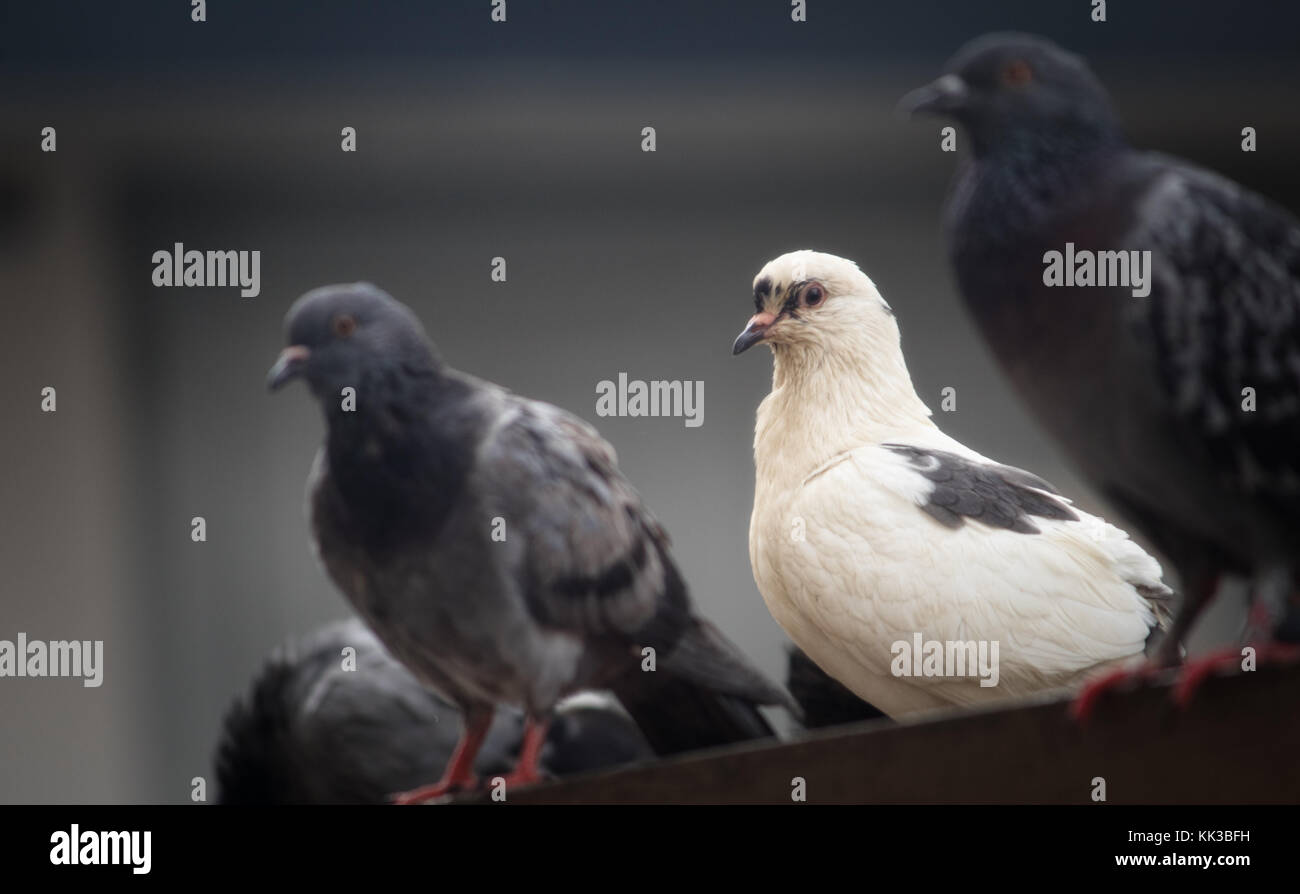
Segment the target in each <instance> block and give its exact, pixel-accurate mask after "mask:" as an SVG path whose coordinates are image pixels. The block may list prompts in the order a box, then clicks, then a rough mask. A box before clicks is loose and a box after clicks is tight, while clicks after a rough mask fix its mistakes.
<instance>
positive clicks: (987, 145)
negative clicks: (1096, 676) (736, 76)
mask: <svg viewBox="0 0 1300 894" xmlns="http://www.w3.org/2000/svg"><path fill="white" fill-rule="evenodd" d="M903 106H904V107H907V108H911V109H913V110H915V111H918V112H928V113H933V114H938V115H944V116H947V117H949V118H951V119H953V120H955V121H957V122H958V123H959V124H961V125H962V126H963V127H964V129H965V132H966V134H967V138H968V140H969V146H970V155H969V157H968V158H967V159H966V161H965V163H964V165H963V167H962V169H961V171H960V173H959V174H958V176H957V180H956V183H955V185H954V187H953V190H952V194H951V196H950V198H949V201H948V207H947V211H946V226H947V231H948V239H949V250H950V254H951V259H952V264H953V267H954V269H955V270H956V275H957V281H958V284H959V285H960V288H961V293H962V295H963V297H964V298H965V300H966V304H967V306H968V307H969V308H970V310H971V313H972V314H973V315H974V317H975V320H976V322H977V323H978V324H979V327H980V329H981V330H982V332H983V334H984V337H985V339H986V340H987V341H988V343H989V345H990V346H991V347H992V349H993V352H994V354H995V355H996V356H997V357H998V360H999V361H1000V362H1001V365H1002V368H1003V370H1004V371H1005V372H1006V373H1007V375H1008V376H1009V377H1010V379H1011V381H1012V382H1013V383H1014V385H1015V386H1016V387H1017V388H1018V389H1019V391H1020V393H1021V395H1022V396H1023V397H1024V398H1025V400H1026V401H1027V402H1028V403H1029V405H1030V407H1031V408H1032V409H1033V411H1034V412H1035V414H1036V415H1037V417H1038V419H1039V420H1040V421H1041V422H1042V423H1043V424H1044V425H1045V426H1046V427H1047V429H1048V430H1049V431H1050V432H1051V433H1052V434H1053V435H1055V436H1056V438H1057V439H1058V441H1059V442H1060V443H1061V445H1062V446H1063V447H1064V448H1065V450H1066V451H1067V453H1068V454H1069V455H1070V456H1071V457H1072V458H1073V460H1074V461H1075V462H1076V463H1077V464H1078V466H1079V467H1080V468H1081V469H1082V471H1083V472H1084V474H1085V475H1086V476H1087V477H1088V478H1089V479H1090V480H1091V481H1092V483H1093V484H1094V485H1095V486H1096V487H1097V488H1098V490H1099V491H1100V492H1101V493H1102V494H1104V495H1105V496H1106V497H1107V498H1108V499H1109V500H1110V501H1111V502H1112V503H1113V504H1114V505H1115V506H1116V507H1117V508H1118V509H1119V510H1120V511H1121V512H1122V513H1124V514H1125V515H1126V516H1128V517H1129V518H1130V519H1132V521H1133V522H1134V523H1135V524H1137V525H1138V526H1139V527H1140V528H1141V529H1142V531H1143V533H1145V534H1146V535H1147V536H1148V537H1149V538H1150V539H1151V540H1152V542H1153V543H1154V544H1155V545H1156V546H1157V547H1158V548H1159V549H1160V550H1161V551H1162V552H1163V553H1164V554H1165V555H1166V556H1167V557H1168V558H1169V559H1170V560H1172V562H1173V563H1174V565H1175V566H1176V568H1177V570H1178V574H1179V576H1180V577H1181V579H1182V588H1183V591H1184V594H1183V595H1184V600H1183V604H1182V606H1181V607H1180V610H1179V613H1178V615H1177V617H1176V620H1175V622H1174V625H1173V630H1172V633H1171V635H1170V636H1169V637H1167V638H1166V639H1165V642H1164V647H1163V648H1162V649H1161V650H1160V652H1159V655H1158V659H1159V662H1160V663H1163V664H1171V663H1176V662H1177V659H1178V651H1177V647H1178V642H1179V641H1180V640H1181V639H1183V638H1184V637H1185V635H1186V634H1187V632H1188V631H1189V630H1190V628H1191V626H1192V624H1193V622H1194V621H1195V620H1196V617H1197V615H1198V613H1199V612H1200V611H1201V609H1202V608H1203V607H1204V606H1205V605H1206V604H1207V603H1208V601H1209V600H1210V599H1212V598H1213V596H1214V593H1215V591H1216V589H1217V587H1218V584H1219V581H1220V579H1221V577H1223V576H1224V575H1225V574H1236V575H1243V576H1247V577H1250V578H1252V579H1254V581H1255V587H1256V592H1257V593H1258V592H1262V591H1270V592H1268V593H1267V594H1266V595H1268V596H1269V597H1270V601H1271V602H1273V603H1274V604H1282V603H1283V602H1284V601H1285V599H1286V597H1287V593H1288V592H1289V593H1290V594H1291V598H1292V599H1295V598H1297V595H1300V587H1298V586H1297V583H1298V581H1300V225H1298V224H1297V222H1296V219H1295V218H1294V217H1293V216H1291V215H1290V214H1289V213H1287V212H1286V211H1284V210H1283V209H1281V208H1279V207H1278V206H1276V205H1274V204H1272V203H1271V202H1269V201H1267V200H1266V199H1264V198H1261V197H1260V196H1258V195H1255V194H1253V193H1251V192H1249V191H1248V190H1245V189H1243V188H1242V187H1240V186H1238V185H1237V184H1235V183H1233V182H1231V181H1229V180H1226V179H1224V178H1223V177H1220V176H1218V175H1216V174H1213V173H1211V172H1209V171H1206V170H1203V169H1201V168H1198V167H1196V166H1194V165H1191V164H1188V163H1187V162H1184V161H1181V160H1179V159H1176V158H1171V157H1168V156H1164V155H1159V154H1156V153H1153V152H1143V151H1139V150H1137V149H1134V148H1132V147H1131V146H1130V145H1129V144H1128V142H1127V141H1126V139H1125V137H1124V135H1123V133H1122V131H1121V129H1120V126H1119V124H1118V121H1117V119H1116V116H1115V113H1114V112H1113V111H1112V109H1111V105H1110V101H1109V99H1108V97H1107V95H1106V92H1105V90H1104V89H1103V88H1102V86H1101V84H1100V83H1099V82H1098V80H1097V79H1096V77H1095V76H1094V75H1093V74H1092V72H1091V71H1089V69H1088V67H1087V65H1086V64H1085V63H1084V61H1083V60H1082V59H1080V58H1079V57H1077V56H1074V55H1071V54H1069V53H1066V52H1065V51H1063V50H1062V49H1060V48H1059V47H1057V46H1055V45H1054V44H1052V43H1050V42H1048V41H1046V40H1043V39H1041V38H1037V37H1031V36H1026V35H1016V34H995V35H990V36H986V37H983V38H980V39H978V40H975V41H974V42H972V43H970V44H969V45H967V46H966V47H965V48H964V49H962V50H961V51H959V52H958V53H957V55H956V57H954V59H953V60H952V61H951V62H950V63H949V64H948V67H947V72H946V73H945V74H944V75H943V76H942V77H940V78H939V79H938V80H937V81H935V82H934V83H933V84H931V85H930V86H928V87H923V88H921V89H920V90H917V91H915V92H913V93H912V94H909V96H908V97H906V98H904V100H903ZM1049 252H1059V253H1061V258H1062V259H1063V260H1064V259H1066V258H1069V257H1073V258H1074V261H1075V264H1074V269H1073V270H1071V271H1069V273H1068V275H1069V276H1070V277H1071V279H1070V280H1069V281H1073V282H1076V283H1077V282H1078V281H1080V280H1082V281H1084V282H1087V281H1089V280H1091V281H1093V282H1096V281H1100V280H1104V281H1105V282H1107V283H1114V284H1109V285H1104V286H1096V285H1094V286H1088V285H1077V284H1076V285H1073V286H1070V285H1052V286H1049V285H1045V282H1047V281H1049V279H1053V278H1054V277H1055V275H1056V274H1053V273H1049V272H1048V270H1047V269H1046V268H1047V265H1048V262H1049V259H1050V261H1051V263H1053V264H1055V263H1056V260H1057V259H1056V258H1055V257H1053V256H1050V255H1049V254H1048V253H1049ZM1101 252H1111V253H1113V254H1106V255H1101V254H1098V253H1101ZM1130 252H1139V253H1140V252H1150V254H1149V256H1147V257H1149V259H1150V260H1149V263H1150V269H1149V270H1147V271H1146V272H1145V274H1143V273H1142V270H1141V265H1142V264H1143V263H1144V259H1143V256H1142V255H1141V254H1136V255H1135V254H1129V253H1130ZM1089 266H1091V268H1092V269H1090V270H1088V269H1085V268H1087V267H1089ZM1058 272H1062V271H1060V270H1059V268H1058ZM1076 273H1077V274H1078V275H1077V276H1076V275H1075V274H1076ZM1126 274H1127V275H1126ZM1142 275H1145V278H1146V282H1145V283H1137V282H1135V280H1136V279H1139V278H1140V277H1141V276H1142ZM1147 290H1149V295H1145V296H1143V294H1144V293H1145V292H1146V291H1147Z"/></svg>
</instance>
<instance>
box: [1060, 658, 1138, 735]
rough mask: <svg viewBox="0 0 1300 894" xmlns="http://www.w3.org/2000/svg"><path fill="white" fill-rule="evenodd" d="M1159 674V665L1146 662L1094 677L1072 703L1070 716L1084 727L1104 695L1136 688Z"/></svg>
mask: <svg viewBox="0 0 1300 894" xmlns="http://www.w3.org/2000/svg"><path fill="white" fill-rule="evenodd" d="M1159 672H1160V667H1159V665H1156V664H1154V663H1152V662H1150V661H1144V662H1142V663H1140V664H1136V665H1130V666H1128V667H1121V668H1119V669H1118V670H1113V671H1111V672H1109V673H1105V674H1101V675H1099V676H1097V677H1094V678H1093V679H1092V680H1090V681H1088V682H1087V683H1086V684H1085V685H1084V687H1083V688H1082V689H1080V690H1079V694H1078V695H1077V696H1075V698H1074V701H1073V702H1071V703H1070V716H1071V717H1073V718H1074V720H1075V721H1076V722H1077V723H1078V724H1079V725H1080V726H1082V725H1084V724H1086V723H1087V722H1088V721H1089V720H1090V719H1091V718H1092V712H1093V710H1094V709H1095V708H1096V707H1097V702H1099V701H1100V700H1101V697H1102V696H1103V695H1106V694H1107V693H1109V692H1113V691H1115V690H1117V689H1124V688H1126V687H1128V686H1136V685H1137V684H1138V683H1142V682H1145V681H1147V680H1149V679H1151V678H1152V677H1154V676H1155V675H1156V674H1158V673H1159Z"/></svg>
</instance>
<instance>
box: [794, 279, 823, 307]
mask: <svg viewBox="0 0 1300 894" xmlns="http://www.w3.org/2000/svg"><path fill="white" fill-rule="evenodd" d="M825 298H826V290H825V289H823V288H822V286H821V283H815V282H813V283H809V284H808V285H806V286H804V287H803V289H801V290H800V291H799V304H800V306H802V307H816V306H817V305H819V304H821V303H822V301H823V300H825Z"/></svg>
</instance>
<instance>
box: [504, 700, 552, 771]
mask: <svg viewBox="0 0 1300 894" xmlns="http://www.w3.org/2000/svg"><path fill="white" fill-rule="evenodd" d="M550 724H551V721H550V718H547V719H545V720H534V719H533V718H532V717H531V716H530V717H529V718H528V719H527V721H525V723H524V743H523V746H522V747H521V748H520V749H519V763H517V764H515V768H514V770H512V771H511V772H510V774H509V775H508V776H506V777H505V783H506V787H507V788H509V787H510V786H512V785H531V784H532V783H534V782H540V781H541V778H542V774H541V771H540V770H539V769H538V767H537V764H538V761H540V760H541V759H542V746H543V745H545V744H546V731H547V728H548V727H549V726H550Z"/></svg>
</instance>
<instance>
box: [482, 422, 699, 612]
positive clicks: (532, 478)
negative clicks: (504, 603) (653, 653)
mask: <svg viewBox="0 0 1300 894" xmlns="http://www.w3.org/2000/svg"><path fill="white" fill-rule="evenodd" d="M474 474H475V476H476V477H477V479H478V481H477V482H476V484H475V486H474V487H475V489H480V488H482V489H487V490H490V492H491V493H492V494H493V495H494V498H495V499H494V500H493V502H494V504H495V507H496V511H499V512H500V514H501V516H502V518H504V520H505V524H506V531H507V533H506V537H507V538H508V539H511V538H516V537H517V538H520V541H521V543H522V544H523V547H522V553H521V554H520V556H521V563H522V567H520V568H518V569H517V571H518V572H519V573H520V575H521V577H522V580H523V584H524V595H525V599H526V601H527V604H528V608H529V610H530V611H531V613H532V615H533V616H534V618H535V619H536V620H537V621H538V622H539V623H541V624H543V625H546V626H551V627H556V628H560V629H564V630H571V631H574V632H576V633H582V634H607V633H619V634H624V635H628V636H631V635H634V634H635V633H636V632H638V631H640V630H642V629H643V628H644V627H645V625H647V624H648V623H650V622H651V621H652V620H653V619H654V618H655V617H656V616H657V615H658V614H659V613H660V611H661V610H662V609H663V608H664V605H663V601H664V599H665V594H666V592H667V591H670V590H671V589H672V588H670V587H667V586H666V579H667V578H668V577H669V576H670V575H672V576H675V570H672V569H670V568H669V567H668V565H669V562H670V560H669V559H668V557H667V552H666V547H667V543H668V538H667V535H666V533H665V532H664V530H663V529H662V528H661V527H660V526H659V524H658V523H657V522H656V521H655V520H654V519H653V517H652V516H651V515H650V513H649V512H648V511H647V510H646V508H645V507H644V506H643V505H642V503H641V498H640V497H639V496H638V494H637V493H636V491H635V490H634V489H633V488H632V486H631V484H629V483H628V481H627V479H625V478H624V477H623V475H622V474H621V473H620V472H619V470H618V468H617V465H616V457H615V455H614V450H613V448H612V447H610V445H609V444H608V443H606V442H605V441H604V440H603V439H602V438H601V437H600V436H599V435H598V434H597V433H596V432H595V430H594V429H592V428H591V427H590V426H589V425H587V424H586V423H584V422H582V421H581V420H579V419H577V418H575V417H573V416H571V415H569V414H568V413H565V412H564V411H563V410H560V409H558V408H556V407H552V406H550V405H547V404H542V403H539V402H532V401H523V400H519V402H518V404H517V405H516V408H515V410H514V412H512V413H511V414H510V415H509V416H507V417H506V418H505V419H504V420H503V422H502V424H501V425H499V426H498V427H497V429H496V430H495V432H494V433H493V434H492V435H491V436H490V437H489V440H488V441H487V443H485V445H484V447H483V449H482V451H481V452H480V456H479V462H478V464H477V466H476V469H475V473H474ZM683 608H684V606H683Z"/></svg>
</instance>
